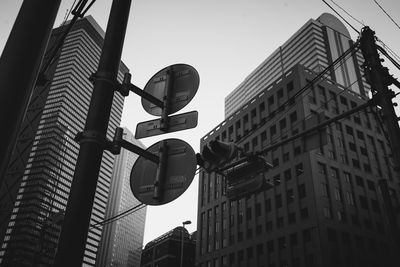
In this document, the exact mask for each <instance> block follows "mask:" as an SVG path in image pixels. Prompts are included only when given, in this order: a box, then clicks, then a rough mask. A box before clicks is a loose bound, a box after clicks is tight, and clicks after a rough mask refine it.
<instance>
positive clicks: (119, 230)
mask: <svg viewBox="0 0 400 267" xmlns="http://www.w3.org/2000/svg"><path fill="white" fill-rule="evenodd" d="M123 138H124V140H127V141H129V142H131V143H133V144H135V145H137V146H139V147H141V148H143V149H144V148H145V147H144V145H143V144H142V143H141V142H140V141H138V140H136V139H135V138H134V135H133V134H132V132H131V131H129V130H128V129H127V128H124V133H123ZM138 157H139V156H138V155H136V154H135V153H133V152H130V151H128V150H126V149H121V153H120V154H119V155H117V156H116V157H115V161H114V169H113V175H112V178H111V187H110V193H109V198H108V203H107V209H106V218H112V217H114V216H116V215H118V214H120V213H121V212H124V211H126V210H128V209H130V208H132V207H135V206H137V205H139V204H140V202H139V201H138V200H137V199H136V198H135V197H134V196H133V193H132V190H131V187H130V174H131V170H132V167H133V164H134V163H135V161H136V160H137V158H138ZM145 220H146V207H144V208H140V209H138V210H137V211H135V212H134V213H133V214H130V215H128V216H126V217H123V218H121V219H119V220H117V221H114V222H112V223H109V224H106V225H105V226H104V228H103V234H102V237H101V242H100V244H101V245H100V249H99V252H98V255H97V260H96V266H121V267H122V266H126V267H128V266H140V257H141V254H142V247H143V236H144V225H145Z"/></svg>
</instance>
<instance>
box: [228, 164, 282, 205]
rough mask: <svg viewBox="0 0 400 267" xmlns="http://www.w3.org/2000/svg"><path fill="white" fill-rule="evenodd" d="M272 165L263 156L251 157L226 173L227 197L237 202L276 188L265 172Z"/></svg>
mask: <svg viewBox="0 0 400 267" xmlns="http://www.w3.org/2000/svg"><path fill="white" fill-rule="evenodd" d="M272 167H273V166H272V164H270V163H269V162H267V161H266V160H265V159H264V158H263V157H261V156H250V157H248V158H247V161H245V162H242V163H241V164H238V165H237V166H234V167H232V168H230V169H229V170H227V172H226V197H227V198H228V199H230V200H237V199H240V198H242V197H244V196H248V195H250V194H254V193H257V192H261V191H263V190H267V189H269V188H272V187H273V186H274V184H273V183H271V182H270V181H269V180H268V178H267V176H266V175H265V172H266V171H267V170H268V169H270V168H272Z"/></svg>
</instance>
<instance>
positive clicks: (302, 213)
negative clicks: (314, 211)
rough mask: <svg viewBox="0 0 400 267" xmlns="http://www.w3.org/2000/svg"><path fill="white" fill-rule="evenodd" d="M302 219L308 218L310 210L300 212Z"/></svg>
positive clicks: (304, 209) (305, 209)
mask: <svg viewBox="0 0 400 267" xmlns="http://www.w3.org/2000/svg"><path fill="white" fill-rule="evenodd" d="M300 217H301V218H302V219H307V218H308V209H307V208H302V209H301V210H300Z"/></svg>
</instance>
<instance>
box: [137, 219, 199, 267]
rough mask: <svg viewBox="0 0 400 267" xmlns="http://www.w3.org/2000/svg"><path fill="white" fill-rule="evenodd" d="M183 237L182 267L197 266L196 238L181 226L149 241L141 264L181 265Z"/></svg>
mask: <svg viewBox="0 0 400 267" xmlns="http://www.w3.org/2000/svg"><path fill="white" fill-rule="evenodd" d="M182 235H183V237H182ZM182 238H183V246H184V247H183V261H182V267H192V266H195V265H194V264H195V247H196V243H195V240H194V239H193V237H192V236H191V235H190V234H189V233H188V231H187V230H186V229H185V228H184V227H181V226H179V227H176V228H175V229H173V230H171V231H169V232H167V233H165V234H164V235H162V236H160V237H158V238H156V239H154V240H153V241H151V242H149V243H147V244H146V246H145V248H144V249H143V250H142V259H141V264H140V266H141V267H172V266H174V267H179V266H180V262H181V246H182Z"/></svg>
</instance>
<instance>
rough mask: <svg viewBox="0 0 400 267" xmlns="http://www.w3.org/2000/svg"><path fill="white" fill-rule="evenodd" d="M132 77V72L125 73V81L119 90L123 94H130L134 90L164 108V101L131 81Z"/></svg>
mask: <svg viewBox="0 0 400 267" xmlns="http://www.w3.org/2000/svg"><path fill="white" fill-rule="evenodd" d="M131 77H132V75H131V74H130V73H125V75H124V81H123V83H122V84H121V86H120V88H119V91H120V93H121V94H122V95H123V96H128V95H129V91H132V92H133V93H135V94H137V95H138V96H140V97H143V98H144V99H146V100H148V101H150V102H151V103H153V104H154V105H156V106H158V107H160V108H164V102H163V101H161V100H160V99H158V98H157V97H155V96H153V95H151V94H149V93H147V92H145V91H144V90H142V89H140V88H139V87H137V86H136V85H134V84H132V83H131Z"/></svg>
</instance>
